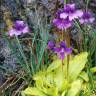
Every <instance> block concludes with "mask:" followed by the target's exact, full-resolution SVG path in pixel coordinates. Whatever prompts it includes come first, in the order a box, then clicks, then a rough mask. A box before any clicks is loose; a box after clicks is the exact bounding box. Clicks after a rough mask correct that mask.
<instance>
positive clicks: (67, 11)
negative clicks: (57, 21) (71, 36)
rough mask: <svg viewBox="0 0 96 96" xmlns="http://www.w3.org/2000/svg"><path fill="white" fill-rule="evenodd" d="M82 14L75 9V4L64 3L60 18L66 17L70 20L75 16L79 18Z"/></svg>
mask: <svg viewBox="0 0 96 96" xmlns="http://www.w3.org/2000/svg"><path fill="white" fill-rule="evenodd" d="M82 15H83V12H82V11H81V10H76V7H75V4H66V5H64V9H63V12H62V13H61V14H60V18H63V19H65V18H67V17H69V20H70V21H72V20H73V19H75V18H79V17H81V16H82Z"/></svg>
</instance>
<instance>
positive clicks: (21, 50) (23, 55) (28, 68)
mask: <svg viewBox="0 0 96 96" xmlns="http://www.w3.org/2000/svg"><path fill="white" fill-rule="evenodd" d="M15 37H16V41H17V44H18V48H19V51H20V53H21V55H22V57H23V60H24V62H25V64H26V67H27V70H28V72H29V73H30V67H29V66H28V62H27V59H26V57H25V54H24V53H23V49H22V47H21V44H20V41H19V39H18V37H17V36H16V35H15Z"/></svg>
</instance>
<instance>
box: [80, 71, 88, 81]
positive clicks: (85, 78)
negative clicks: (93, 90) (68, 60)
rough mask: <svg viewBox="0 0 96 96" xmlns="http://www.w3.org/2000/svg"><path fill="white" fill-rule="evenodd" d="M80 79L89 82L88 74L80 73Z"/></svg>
mask: <svg viewBox="0 0 96 96" xmlns="http://www.w3.org/2000/svg"><path fill="white" fill-rule="evenodd" d="M80 77H81V78H82V79H83V80H85V81H86V82H88V81H89V78H88V74H87V73H86V72H84V71H83V72H81V73H80Z"/></svg>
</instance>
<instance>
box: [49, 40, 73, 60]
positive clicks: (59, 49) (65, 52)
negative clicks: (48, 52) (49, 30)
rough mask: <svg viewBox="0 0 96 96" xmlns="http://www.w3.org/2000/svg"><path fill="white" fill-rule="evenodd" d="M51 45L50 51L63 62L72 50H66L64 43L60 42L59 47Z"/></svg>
mask: <svg viewBox="0 0 96 96" xmlns="http://www.w3.org/2000/svg"><path fill="white" fill-rule="evenodd" d="M51 42H52V41H51ZM51 42H49V43H51ZM51 44H52V47H51V48H52V51H53V52H54V53H56V54H57V56H58V58H59V59H61V60H63V59H64V58H65V57H66V56H67V55H69V54H71V53H72V48H67V46H66V42H65V41H61V42H60V44H59V45H60V46H59V47H56V46H53V42H52V43H51ZM49 45H50V44H49Z"/></svg>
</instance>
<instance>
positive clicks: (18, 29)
mask: <svg viewBox="0 0 96 96" xmlns="http://www.w3.org/2000/svg"><path fill="white" fill-rule="evenodd" d="M28 32H29V27H28V25H27V24H26V23H25V22H24V21H21V20H17V21H15V23H14V25H13V28H12V29H10V30H9V32H8V34H9V36H14V35H16V36H18V35H21V34H22V33H28Z"/></svg>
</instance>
